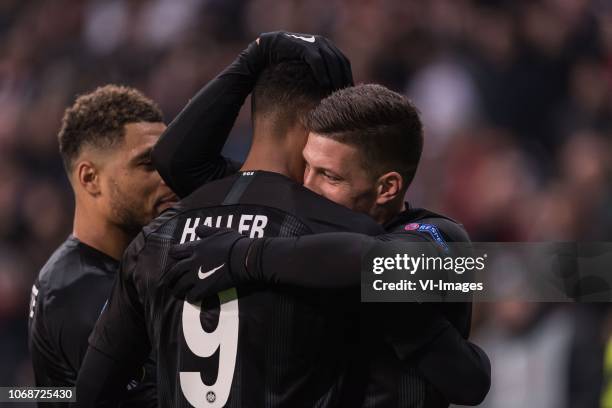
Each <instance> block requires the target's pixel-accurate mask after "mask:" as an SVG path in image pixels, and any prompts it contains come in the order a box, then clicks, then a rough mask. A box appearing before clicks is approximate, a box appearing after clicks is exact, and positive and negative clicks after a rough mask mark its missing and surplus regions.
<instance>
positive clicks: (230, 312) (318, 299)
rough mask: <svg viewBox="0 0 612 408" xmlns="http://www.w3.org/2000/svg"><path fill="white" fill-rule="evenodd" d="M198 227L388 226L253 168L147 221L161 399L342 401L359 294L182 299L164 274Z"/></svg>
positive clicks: (219, 403)
mask: <svg viewBox="0 0 612 408" xmlns="http://www.w3.org/2000/svg"><path fill="white" fill-rule="evenodd" d="M199 225H208V226H214V227H229V228H233V229H236V230H238V231H239V232H241V233H242V234H245V235H248V236H250V237H263V236H280V237H289V236H299V235H304V234H311V233H319V232H330V231H354V232H361V233H366V234H370V235H375V234H379V233H380V232H381V229H380V227H379V226H378V225H377V224H375V223H374V222H373V221H372V220H371V219H370V218H369V217H366V216H364V215H361V214H357V213H353V212H352V211H349V210H347V209H346V208H344V207H341V206H338V205H336V204H334V203H332V202H330V201H328V200H326V199H324V198H322V197H320V196H318V195H316V194H314V193H312V192H310V191H309V190H306V189H304V188H303V187H302V186H301V185H298V184H296V183H295V182H293V181H291V180H289V179H288V178H286V177H284V176H281V175H278V174H275V173H267V172H244V173H240V174H238V175H236V176H231V177H228V178H226V179H223V180H219V181H217V182H213V183H210V184H208V185H205V186H203V187H202V188H200V189H199V190H197V191H196V192H195V193H193V194H192V195H191V196H189V197H187V198H186V199H185V200H183V201H182V203H181V208H180V210H177V211H176V212H175V213H170V214H166V215H165V216H163V217H162V218H161V219H159V220H158V221H157V222H155V223H154V224H152V225H151V226H149V227H147V231H146V232H145V234H144V235H143V236H142V237H143V238H142V239H143V243H142V245H143V246H142V248H141V249H139V250H137V251H136V252H137V253H138V255H137V259H138V260H137V262H138V264H139V265H140V266H139V267H138V268H137V270H139V271H141V272H137V273H135V274H134V277H133V279H134V281H135V286H136V291H137V292H138V297H139V298H140V301H141V303H142V304H143V305H144V313H145V316H146V320H147V330H148V332H149V338H150V339H151V342H152V346H153V347H154V348H156V349H157V350H158V386H159V389H158V394H159V397H160V404H161V406H174V407H189V406H194V407H210V408H213V407H223V406H227V407H280V406H283V407H288V406H289V407H301V406H303V407H326V406H333V405H335V404H337V402H338V400H339V398H340V392H341V390H342V386H343V379H344V373H345V370H346V365H347V361H348V359H349V357H350V354H351V351H352V350H351V347H350V346H348V344H350V343H351V342H355V341H356V338H357V337H356V331H355V330H356V329H357V318H358V315H357V313H356V312H357V308H356V307H355V299H352V300H351V301H350V302H349V301H347V294H346V293H342V292H333V293H324V294H317V293H314V292H312V291H301V290H299V289H295V288H289V287H277V288H273V289H270V288H265V289H264V288H261V287H246V288H240V289H238V290H237V289H230V290H227V291H224V292H221V293H219V294H218V296H214V297H212V298H209V299H205V300H204V301H203V302H202V303H201V304H190V303H187V302H182V301H178V300H176V299H175V298H174V297H173V296H172V295H171V293H169V292H168V291H167V290H166V289H165V288H163V287H159V285H157V282H158V281H159V279H160V277H161V274H163V271H164V270H166V269H167V268H168V267H169V266H170V265H171V263H170V261H169V259H168V256H167V253H168V250H169V248H170V246H171V245H172V244H174V243H178V242H181V243H183V242H187V241H190V240H193V239H196V235H195V228H196V227H197V226H199ZM131 251H133V249H132V250H131ZM321 256H330V255H329V254H322V255H321ZM160 265H163V266H164V267H163V268H161V270H160ZM200 272H205V271H200ZM193 273H194V274H195V273H198V271H195V270H194V271H193ZM353 296H354V294H353ZM351 303H352V306H351ZM351 309H352V310H351Z"/></svg>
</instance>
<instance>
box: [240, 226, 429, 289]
mask: <svg viewBox="0 0 612 408" xmlns="http://www.w3.org/2000/svg"><path fill="white" fill-rule="evenodd" d="M397 237H401V239H402V241H404V242H417V243H427V242H428V241H427V238H426V237H424V236H422V235H419V234H409V233H406V234H401V235H400V234H383V235H378V236H376V237H371V236H368V235H363V234H357V233H352V232H331V233H324V234H314V235H305V236H301V237H296V238H265V239H263V240H256V241H255V242H253V245H252V247H251V249H250V251H249V254H248V258H247V268H246V272H245V273H248V274H249V276H248V277H246V280H247V281H264V282H267V283H269V284H280V285H294V286H299V287H304V288H315V289H334V288H336V289H339V288H346V287H357V286H359V285H360V284H361V273H360V271H361V260H362V258H363V256H364V255H366V254H367V253H368V252H369V251H370V250H372V249H373V248H374V247H375V246H376V245H380V244H381V243H383V242H388V241H394V240H397ZM432 245H433V244H432ZM419 248H421V247H419ZM410 250H414V249H412V248H410V247H409V246H407V247H406V251H410ZM432 250H434V248H433V246H432ZM419 255H421V252H420V251H419V253H418V254H415V256H419ZM241 280H242V279H241Z"/></svg>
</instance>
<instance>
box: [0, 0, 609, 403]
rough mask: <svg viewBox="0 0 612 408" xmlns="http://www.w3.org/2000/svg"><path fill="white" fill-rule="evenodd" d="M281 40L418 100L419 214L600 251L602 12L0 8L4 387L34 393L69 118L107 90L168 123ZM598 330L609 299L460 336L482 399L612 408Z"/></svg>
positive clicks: (604, 103) (568, 8)
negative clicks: (321, 41) (329, 47)
mask: <svg viewBox="0 0 612 408" xmlns="http://www.w3.org/2000/svg"><path fill="white" fill-rule="evenodd" d="M275 29H286V30H289V31H295V32H306V33H320V34H324V35H326V36H328V37H330V38H332V39H333V40H334V41H335V42H336V43H337V44H338V46H339V47H340V48H341V49H342V50H343V51H344V52H345V53H346V54H347V55H348V57H349V58H350V59H351V61H352V65H353V72H354V77H355V80H356V82H378V83H382V84H384V85H386V86H388V87H390V88H392V89H394V90H397V91H401V92H404V93H405V94H407V95H409V96H410V97H411V98H412V99H413V100H414V101H415V102H416V104H417V106H418V107H419V108H420V110H421V111H422V114H423V118H424V122H425V125H426V148H425V157H424V160H423V163H422V165H421V167H420V170H419V172H418V173H417V177H416V180H417V181H416V183H415V185H414V187H413V188H412V189H411V191H410V193H409V198H410V200H411V201H412V202H413V203H414V204H415V205H418V206H426V207H428V208H430V209H433V210H437V211H441V212H444V213H446V214H449V215H451V216H453V217H455V218H456V219H458V220H460V221H461V222H463V223H464V224H465V226H466V228H467V230H468V231H469V232H470V234H471V237H472V239H473V240H474V241H542V240H588V241H609V240H610V232H611V228H612V195H611V192H612V191H611V185H612V184H611V179H610V176H611V169H610V166H611V164H612V145H611V138H610V136H612V3H611V2H609V1H604V0H601V1H596V0H593V1H588V0H540V1H466V0H457V1H455V0H434V1H424V0H423V1H410V2H408V1H399V0H398V1H389V0H387V1H340V0H309V1H272V0H252V1H238V0H180V1H173V0H151V1H140V0H110V1H95V0H90V1H78V0H54V1H44V2H43V1H23V0H2V1H0V385H27V384H31V383H32V373H31V368H30V362H29V357H28V351H27V342H26V339H27V332H26V324H27V323H26V316H27V310H28V301H29V291H30V287H31V285H32V282H33V280H34V277H35V275H36V274H37V271H38V269H39V268H40V267H41V266H42V265H43V263H44V262H45V260H46V258H47V257H48V256H49V255H50V254H51V252H52V251H53V250H54V248H55V247H56V246H57V245H58V244H59V243H60V242H61V241H63V240H64V239H65V237H66V235H67V234H68V233H69V232H70V229H71V221H72V219H71V215H72V202H71V201H72V195H71V192H70V189H69V186H68V184H67V181H66V177H65V175H64V173H63V169H62V166H61V162H60V158H59V155H58V147H57V139H56V134H57V131H58V129H59V125H60V119H61V116H62V112H63V110H64V108H65V107H66V106H67V105H69V104H70V103H72V101H73V100H74V98H75V95H77V94H79V93H83V92H86V91H89V90H92V89H93V88H95V87H96V86H98V85H102V84H105V83H109V82H114V83H122V84H127V85H131V86H135V87H137V88H138V89H141V90H143V91H144V92H145V93H146V94H147V95H148V96H150V97H152V98H153V99H155V100H156V101H157V102H158V103H159V104H160V106H161V107H162V109H163V111H164V113H165V116H166V120H167V121H170V120H171V119H172V118H173V117H174V115H175V114H176V113H177V112H178V111H179V110H180V109H181V107H182V106H183V105H184V104H185V103H186V101H187V100H188V98H189V97H190V96H191V95H192V94H194V93H195V91H196V90H197V89H199V87H200V86H201V85H202V84H204V83H205V82H206V81H208V80H210V79H211V78H212V77H213V76H214V75H215V74H216V73H217V72H219V71H220V70H221V69H222V68H223V67H224V66H225V65H226V64H228V63H229V62H230V61H231V60H232V59H233V58H234V57H235V56H236V55H237V53H238V52H239V51H240V50H241V49H243V48H244V47H245V46H246V45H247V44H248V42H250V41H252V40H253V39H254V38H255V37H256V36H257V34H258V33H260V32H264V31H271V30H275ZM249 134H250V127H249V115H248V112H247V111H246V110H243V114H241V116H240V118H239V121H238V124H237V126H236V127H235V129H234V131H233V133H232V136H231V139H230V141H229V142H228V145H227V147H226V153H227V154H229V155H231V156H233V157H234V158H237V159H240V158H243V157H244V155H245V152H246V151H247V149H248V145H249ZM499 286H500V287H499V290H503V291H511V290H515V289H514V288H512V287H511V286H508V285H502V283H500V285H499ZM611 332H612V308H610V307H609V306H607V305H551V304H535V303H530V304H517V303H512V302H508V303H497V304H480V305H477V308H476V314H475V320H474V330H473V337H474V338H475V339H476V341H477V342H478V343H479V344H480V345H482V346H483V348H484V349H485V350H486V351H487V352H488V354H489V356H490V358H491V360H492V363H493V386H492V389H491V392H490V394H489V396H488V398H487V400H486V401H485V403H484V404H483V405H482V406H486V407H495V408H498V407H500V408H503V407H529V408H543V407H554V408H559V407H572V408H574V407H578V408H580V407H596V406H603V407H606V408H609V407H612V395H611V396H610V397H608V402H607V403H606V402H602V401H604V400H603V399H602V397H601V395H602V386H601V384H602V378H603V376H602V366H603V365H604V364H603V363H604V356H603V354H604V352H603V350H604V346H605V345H606V344H607V343H608V342H610V339H611ZM610 344H612V343H610ZM611 350H612V349H611ZM610 360H612V358H610ZM608 364H609V366H612V361H610V362H609V363H608ZM609 370H611V371H612V368H609ZM610 375H611V374H610V373H609V374H608V377H607V381H612V380H611V378H610ZM604 382H605V381H604ZM608 386H609V387H611V388H612V384H610V385H608ZM603 389H604V390H605V389H606V387H605V386H604V387H603Z"/></svg>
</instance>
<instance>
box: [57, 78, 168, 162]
mask: <svg viewBox="0 0 612 408" xmlns="http://www.w3.org/2000/svg"><path fill="white" fill-rule="evenodd" d="M162 121H163V115H162V112H161V110H160V109H159V107H158V106H157V104H156V103H155V102H153V101H152V100H151V99H149V98H147V97H146V96H144V95H143V94H142V93H141V92H140V91H138V90H136V89H134V88H129V87H126V86H119V85H106V86H102V87H99V88H97V89H96V90H94V91H93V92H90V93H87V94H84V95H80V96H79V97H78V98H77V99H76V101H75V102H74V104H73V105H72V106H70V107H69V108H67V109H66V111H65V112H64V117H63V119H62V127H61V129H60V131H59V134H58V140H59V150H60V153H61V155H62V160H63V161H64V167H65V168H66V171H67V172H68V173H70V171H71V170H72V166H73V164H74V160H75V159H76V158H77V157H78V155H79V154H80V152H81V150H82V149H83V147H84V146H86V145H90V146H94V147H97V148H102V149H106V148H111V147H114V146H116V145H117V143H119V142H120V141H122V140H123V136H124V130H125V129H124V126H125V125H127V124H129V123H136V122H152V123H153V122H162Z"/></svg>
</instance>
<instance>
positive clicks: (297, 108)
mask: <svg viewBox="0 0 612 408" xmlns="http://www.w3.org/2000/svg"><path fill="white" fill-rule="evenodd" d="M330 93H331V89H325V88H324V87H322V86H321V85H319V83H318V82H317V80H316V78H315V77H314V75H313V74H312V72H311V70H310V67H309V66H308V65H306V64H305V63H303V62H299V61H288V62H281V63H279V64H276V65H272V66H270V67H268V68H266V69H265V70H264V71H263V72H262V73H261V75H260V76H259V78H258V80H257V83H256V84H255V88H254V89H253V95H252V99H251V113H252V116H253V118H254V120H255V121H257V120H258V118H259V117H263V116H265V115H269V117H271V118H273V120H275V121H276V122H277V125H279V126H283V125H284V126H292V125H294V124H296V123H298V121H299V123H301V124H303V123H304V120H305V117H306V114H307V113H308V112H309V111H310V110H311V109H312V108H314V107H315V106H316V104H317V103H319V102H320V101H321V99H323V98H324V97H325V96H327V95H329V94H330Z"/></svg>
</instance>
